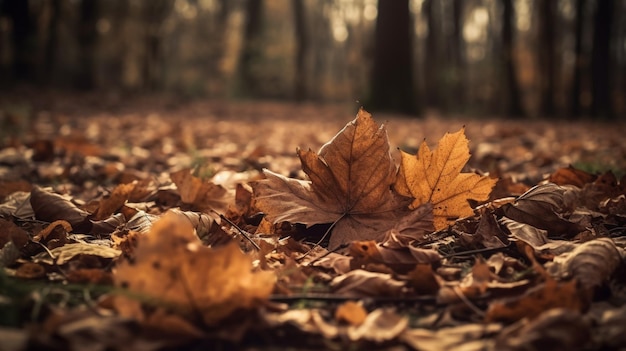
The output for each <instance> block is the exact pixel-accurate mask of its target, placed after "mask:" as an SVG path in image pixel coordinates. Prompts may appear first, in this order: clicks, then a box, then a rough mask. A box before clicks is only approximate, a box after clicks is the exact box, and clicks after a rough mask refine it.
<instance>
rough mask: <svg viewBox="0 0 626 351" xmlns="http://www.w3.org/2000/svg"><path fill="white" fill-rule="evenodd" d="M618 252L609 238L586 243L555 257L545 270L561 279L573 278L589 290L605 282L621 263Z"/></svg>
mask: <svg viewBox="0 0 626 351" xmlns="http://www.w3.org/2000/svg"><path fill="white" fill-rule="evenodd" d="M619 250H620V249H618V248H617V247H616V246H615V243H614V242H613V240H611V239H609V238H600V239H596V240H591V241H587V242H585V243H583V244H581V245H579V246H578V247H577V248H576V249H574V250H573V251H571V252H568V253H564V254H562V255H559V256H557V257H555V258H554V260H553V262H552V264H549V265H547V270H548V272H549V273H550V274H552V275H553V276H556V277H559V278H561V279H569V278H574V279H576V280H578V282H579V283H580V284H581V287H582V288H583V289H588V290H591V289H593V288H595V287H598V286H600V285H602V284H603V283H604V282H605V281H607V280H608V279H609V277H610V276H611V275H612V274H613V272H615V270H616V269H617V267H619V265H620V264H621V263H622V256H621V254H620V251H619Z"/></svg>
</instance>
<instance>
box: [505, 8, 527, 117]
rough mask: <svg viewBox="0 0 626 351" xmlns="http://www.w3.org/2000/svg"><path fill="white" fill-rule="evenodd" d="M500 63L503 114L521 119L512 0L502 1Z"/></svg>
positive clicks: (522, 113)
mask: <svg viewBox="0 0 626 351" xmlns="http://www.w3.org/2000/svg"><path fill="white" fill-rule="evenodd" d="M502 2H503V5H504V6H503V13H502V15H503V17H502V62H503V64H504V74H503V80H504V82H503V85H504V91H503V94H505V99H504V101H505V104H506V105H505V113H506V114H507V115H508V116H509V117H514V118H517V117H522V116H523V115H524V110H523V109H522V104H521V95H520V90H519V84H518V82H517V73H516V67H515V66H516V65H515V60H514V48H513V45H514V44H513V43H514V30H515V26H514V20H515V13H514V8H513V0H502Z"/></svg>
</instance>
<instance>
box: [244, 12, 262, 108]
mask: <svg viewBox="0 0 626 351" xmlns="http://www.w3.org/2000/svg"><path fill="white" fill-rule="evenodd" d="M245 12H246V15H245V16H246V24H245V28H244V35H243V52H242V54H241V58H240V61H239V70H238V71H239V79H238V80H239V82H238V86H239V89H238V90H239V94H241V95H242V96H244V97H248V96H254V95H256V94H257V93H258V92H259V89H260V82H258V79H257V77H256V74H255V72H254V63H255V61H256V60H258V59H259V58H260V55H261V47H260V45H261V43H260V41H261V30H262V27H263V0H247V1H246V5H245Z"/></svg>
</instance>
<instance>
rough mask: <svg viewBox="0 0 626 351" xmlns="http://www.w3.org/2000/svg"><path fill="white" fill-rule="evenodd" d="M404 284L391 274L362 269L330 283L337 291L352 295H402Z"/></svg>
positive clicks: (341, 276)
mask: <svg viewBox="0 0 626 351" xmlns="http://www.w3.org/2000/svg"><path fill="white" fill-rule="evenodd" d="M404 285H405V284H404V283H403V282H401V281H398V280H395V279H393V278H392V277H391V274H385V273H375V272H368V271H365V270H362V269H355V270H353V271H351V272H349V273H346V274H344V275H340V276H337V277H336V278H335V279H333V280H332V282H331V283H330V286H331V288H333V290H334V291H335V293H337V294H340V295H349V296H352V297H368V296H401V295H402V294H403V291H404Z"/></svg>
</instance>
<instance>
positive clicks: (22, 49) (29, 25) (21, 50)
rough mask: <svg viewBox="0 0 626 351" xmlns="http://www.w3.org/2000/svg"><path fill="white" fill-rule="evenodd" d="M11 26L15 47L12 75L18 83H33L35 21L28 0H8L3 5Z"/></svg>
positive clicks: (12, 40) (12, 41)
mask: <svg viewBox="0 0 626 351" xmlns="http://www.w3.org/2000/svg"><path fill="white" fill-rule="evenodd" d="M2 5H3V6H4V12H5V13H6V14H7V15H8V17H9V19H10V21H11V25H12V31H11V43H12V45H13V50H14V51H13V52H14V54H13V63H12V68H11V70H12V75H13V78H14V79H15V80H16V81H18V82H32V80H33V79H34V78H35V77H33V68H34V59H33V57H32V56H33V51H34V50H32V47H33V46H34V40H35V38H34V33H35V30H34V28H33V21H32V19H31V16H30V10H29V1H28V0H7V1H5V2H4V4H2Z"/></svg>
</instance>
